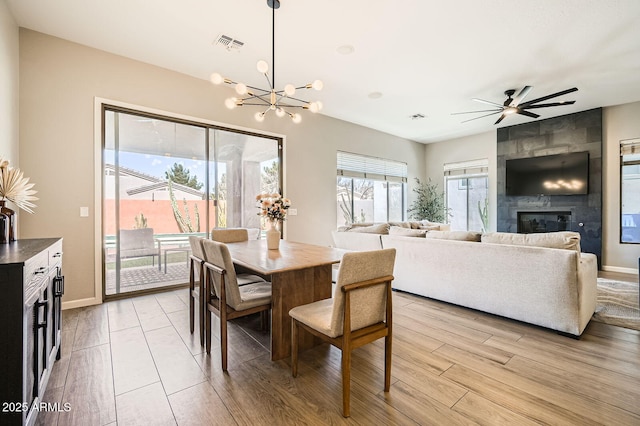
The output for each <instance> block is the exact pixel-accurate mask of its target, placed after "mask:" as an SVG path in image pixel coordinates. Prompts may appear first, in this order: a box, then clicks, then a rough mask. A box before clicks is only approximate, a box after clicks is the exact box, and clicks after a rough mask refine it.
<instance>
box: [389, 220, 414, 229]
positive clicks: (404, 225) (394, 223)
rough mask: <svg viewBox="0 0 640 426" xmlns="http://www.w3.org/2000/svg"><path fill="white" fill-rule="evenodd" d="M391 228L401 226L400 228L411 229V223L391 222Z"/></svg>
mask: <svg viewBox="0 0 640 426" xmlns="http://www.w3.org/2000/svg"><path fill="white" fill-rule="evenodd" d="M389 226H399V227H400V228H407V229H411V223H409V222H389Z"/></svg>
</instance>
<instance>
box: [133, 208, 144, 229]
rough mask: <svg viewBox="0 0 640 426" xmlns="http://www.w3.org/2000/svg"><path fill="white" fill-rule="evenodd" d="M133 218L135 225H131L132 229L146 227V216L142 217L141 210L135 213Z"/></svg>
mask: <svg viewBox="0 0 640 426" xmlns="http://www.w3.org/2000/svg"><path fill="white" fill-rule="evenodd" d="M134 220H135V221H136V223H135V225H133V229H142V228H146V227H147V218H146V217H144V215H143V214H142V212H140V213H139V214H138V215H136V217H135V218H134Z"/></svg>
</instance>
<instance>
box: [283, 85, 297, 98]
mask: <svg viewBox="0 0 640 426" xmlns="http://www.w3.org/2000/svg"><path fill="white" fill-rule="evenodd" d="M284 93H285V94H286V95H287V96H289V97H291V96H293V95H295V94H296V88H295V87H294V85H293V84H287V85H286V86H284Z"/></svg>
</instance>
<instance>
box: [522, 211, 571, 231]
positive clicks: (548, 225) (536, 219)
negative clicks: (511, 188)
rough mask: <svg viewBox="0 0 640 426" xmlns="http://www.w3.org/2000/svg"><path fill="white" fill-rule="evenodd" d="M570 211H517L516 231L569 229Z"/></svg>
mask: <svg viewBox="0 0 640 426" xmlns="http://www.w3.org/2000/svg"><path fill="white" fill-rule="evenodd" d="M571 225H572V223H571V212H570V211H555V212H550V211H544V212H518V233H519V234H532V233H538V232H558V231H571V230H572V229H573V227H572V226H571Z"/></svg>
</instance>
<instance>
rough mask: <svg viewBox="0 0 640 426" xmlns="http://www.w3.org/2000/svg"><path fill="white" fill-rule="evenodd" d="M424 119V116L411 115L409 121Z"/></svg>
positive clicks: (418, 114)
mask: <svg viewBox="0 0 640 426" xmlns="http://www.w3.org/2000/svg"><path fill="white" fill-rule="evenodd" d="M424 117H425V116H424V114H420V113H417V114H413V115H412V116H411V119H412V120H421V119H423V118H424Z"/></svg>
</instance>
